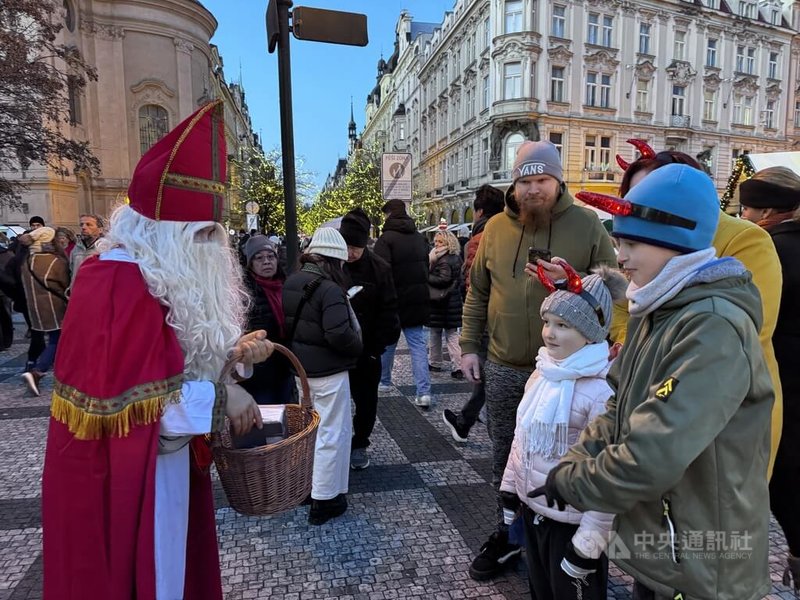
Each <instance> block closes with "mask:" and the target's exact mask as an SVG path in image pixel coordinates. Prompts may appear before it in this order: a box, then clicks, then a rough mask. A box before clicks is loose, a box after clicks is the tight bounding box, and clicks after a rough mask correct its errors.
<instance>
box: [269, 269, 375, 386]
mask: <svg viewBox="0 0 800 600" xmlns="http://www.w3.org/2000/svg"><path fill="white" fill-rule="evenodd" d="M320 278H321V281H320V284H319V287H317V288H316V290H314V291H313V293H311V296H310V298H309V299H308V301H307V302H305V305H304V306H303V310H302V312H301V313H300V315H299V320H298V324H297V329H296V330H295V334H294V339H293V340H292V341H291V350H292V352H294V353H295V355H297V358H298V359H299V360H300V363H301V364H302V365H303V367H304V368H305V370H306V373H307V374H308V376H309V377H327V376H328V375H334V374H336V373H341V372H342V371H348V370H349V369H352V368H353V367H355V366H356V363H357V362H358V357H359V356H360V355H361V350H362V347H363V346H362V344H361V337H360V336H359V334H358V333H357V332H356V330H355V329H354V327H353V324H352V323H351V321H350V311H349V309H348V307H347V296H346V295H345V292H344V290H343V289H342V288H340V287H339V286H338V285H337V284H336V283H334V282H333V281H331V280H330V279H328V278H327V276H326V275H325V274H324V273H323V271H322V270H321V269H320V268H319V267H317V266H316V265H313V264H308V263H306V264H305V265H303V268H302V269H300V270H299V271H298V272H296V273H294V274H292V275H290V276H289V278H288V279H287V280H286V283H285V284H284V286H283V312H284V314H285V315H286V331H287V332H289V335H291V331H292V327H293V326H294V320H295V315H296V314H297V309H298V307H299V306H300V300H301V298H302V297H303V292H304V288H305V286H306V285H307V284H309V283H311V282H312V281H314V280H316V279H320Z"/></svg>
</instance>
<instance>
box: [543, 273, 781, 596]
mask: <svg viewBox="0 0 800 600" xmlns="http://www.w3.org/2000/svg"><path fill="white" fill-rule="evenodd" d="M761 314H762V313H761V301H760V298H759V295H758V291H757V289H756V288H755V286H754V285H753V284H752V282H751V277H750V273H748V272H747V271H746V270H745V269H744V267H743V266H742V265H741V263H740V262H739V261H737V260H736V259H733V258H726V259H720V260H717V261H714V262H713V263H711V265H709V266H707V267H705V268H703V269H701V270H700V271H698V273H697V274H696V275H695V278H694V279H693V280H692V282H690V284H689V285H688V286H687V287H685V288H684V289H683V290H681V291H680V292H679V293H678V295H677V296H675V297H674V298H673V299H671V300H669V301H668V302H666V303H665V304H664V305H663V306H661V307H659V308H657V309H656V310H655V311H653V312H652V313H650V314H648V315H646V316H644V317H640V318H633V317H632V318H631V320H630V322H629V324H628V331H629V332H630V333H629V334H628V338H627V341H626V343H625V346H624V347H623V349H622V352H621V353H620V355H619V357H618V358H617V360H616V361H614V364H613V365H612V367H611V371H610V372H609V375H608V383H609V385H610V386H611V388H612V389H613V390H614V392H615V396H612V398H611V399H610V400H609V401H608V405H607V412H606V413H604V414H603V415H601V416H599V417H598V418H597V419H595V420H594V421H593V422H592V423H590V424H589V426H588V427H587V428H586V430H584V432H583V434H582V436H581V438H580V440H579V442H578V443H577V444H576V445H575V446H573V447H572V448H571V449H570V450H569V451H568V452H567V454H566V455H565V456H564V458H563V459H562V463H563V462H566V463H568V464H567V465H566V466H565V467H563V468H561V469H560V470H558V471H557V472H556V474H555V483H556V486H557V488H558V491H559V492H560V493H561V494H562V495H563V497H564V499H565V500H566V501H567V502H568V503H569V504H571V505H572V506H574V507H575V508H577V509H579V510H597V511H603V512H608V513H613V514H616V515H617V518H616V520H615V523H614V528H615V530H616V533H617V536H618V537H617V538H616V540H615V539H613V538H612V541H611V543H610V545H609V556H610V558H611V559H612V560H614V562H616V563H617V564H618V565H620V567H621V568H622V569H623V570H625V571H626V572H628V573H630V574H631V575H632V576H633V577H634V578H635V579H636V580H637V581H639V582H641V583H642V584H644V585H645V586H647V587H648V588H650V589H652V590H653V591H655V592H656V594H658V595H666V596H669V597H670V598H672V597H674V595H676V594H677V593H678V592H680V593H682V594H683V596H682V598H684V599H685V600H754V599H756V598H762V597H763V596H764V595H765V594H767V593H768V592H769V589H770V578H769V569H768V565H767V560H768V550H769V493H768V488H767V464H768V460H769V445H770V413H771V410H772V403H773V399H774V396H773V388H772V382H771V379H770V375H769V371H768V370H767V367H766V363H765V361H764V355H763V353H762V350H761V345H760V343H759V339H758V332H759V330H760V328H761V319H762V317H761Z"/></svg>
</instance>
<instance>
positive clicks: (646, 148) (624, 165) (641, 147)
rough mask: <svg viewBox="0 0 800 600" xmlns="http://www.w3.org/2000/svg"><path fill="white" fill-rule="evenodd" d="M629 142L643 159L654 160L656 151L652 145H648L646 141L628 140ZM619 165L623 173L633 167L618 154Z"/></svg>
mask: <svg viewBox="0 0 800 600" xmlns="http://www.w3.org/2000/svg"><path fill="white" fill-rule="evenodd" d="M627 142H628V143H629V144H631V145H633V146H634V147H635V148H636V149H637V150H638V151H639V154H641V158H654V157H655V155H656V151H655V150H653V149H652V148H651V147H650V144H648V143H647V142H646V141H645V140H640V139H637V138H631V139H629V140H627ZM617 164H618V165H619V166H620V168H621V169H622V170H623V171H627V170H628V167H630V166H631V164H630V163H629V162H627V161H626V160H625V159H624V158H622V156H620V155H619V154H617Z"/></svg>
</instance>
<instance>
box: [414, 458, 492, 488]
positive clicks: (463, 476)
mask: <svg viewBox="0 0 800 600" xmlns="http://www.w3.org/2000/svg"><path fill="white" fill-rule="evenodd" d="M414 468H415V469H416V470H417V473H419V475H420V477H421V478H422V481H424V482H425V484H426V485H427V486H434V485H436V486H439V485H451V484H453V483H454V482H458V483H459V484H461V485H470V484H485V483H486V480H485V479H484V478H483V477H482V476H481V475H480V474H479V473H477V472H476V471H475V469H473V468H472V466H471V465H470V464H469V463H468V462H467V461H464V460H448V461H439V462H422V463H415V464H414Z"/></svg>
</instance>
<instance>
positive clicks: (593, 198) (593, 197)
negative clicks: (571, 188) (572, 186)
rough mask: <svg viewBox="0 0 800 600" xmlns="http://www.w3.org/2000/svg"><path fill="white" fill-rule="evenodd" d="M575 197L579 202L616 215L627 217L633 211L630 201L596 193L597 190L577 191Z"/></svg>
mask: <svg viewBox="0 0 800 600" xmlns="http://www.w3.org/2000/svg"><path fill="white" fill-rule="evenodd" d="M575 197H576V198H577V199H578V200H580V201H581V202H585V203H586V204H589V205H591V206H594V207H595V208H599V209H600V210H604V211H606V212H607V213H609V214H612V215H616V216H618V217H628V216H630V215H631V213H632V212H633V205H632V204H631V203H630V202H628V201H627V200H623V199H622V198H617V197H616V196H608V195H606V194H598V193H597V192H578V193H577V194H575Z"/></svg>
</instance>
